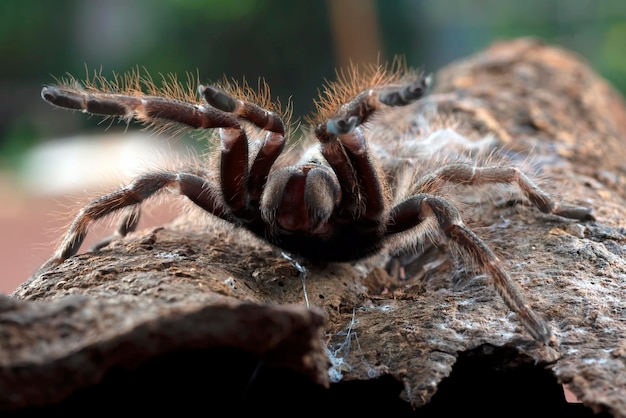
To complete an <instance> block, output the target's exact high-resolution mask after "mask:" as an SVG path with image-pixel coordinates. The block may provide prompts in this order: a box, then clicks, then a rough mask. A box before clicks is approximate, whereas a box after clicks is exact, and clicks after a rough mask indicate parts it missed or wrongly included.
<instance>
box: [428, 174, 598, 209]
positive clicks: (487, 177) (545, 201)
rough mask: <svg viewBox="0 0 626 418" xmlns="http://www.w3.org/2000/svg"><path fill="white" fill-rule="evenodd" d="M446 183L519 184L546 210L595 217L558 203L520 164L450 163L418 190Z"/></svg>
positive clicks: (435, 189) (431, 176)
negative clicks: (481, 164)
mask: <svg viewBox="0 0 626 418" xmlns="http://www.w3.org/2000/svg"><path fill="white" fill-rule="evenodd" d="M446 183H456V184H462V185H467V186H472V185H482V184H495V183H504V184H516V185H517V186H518V187H519V189H520V190H521V191H522V193H523V194H524V196H526V198H527V199H528V200H529V201H530V202H531V203H532V204H533V205H534V206H536V207H537V208H538V209H539V210H540V211H542V212H544V213H552V214H554V215H558V216H562V217H564V218H570V219H577V220H585V221H591V220H594V219H595V218H594V216H593V215H592V213H591V209H590V208H586V207H583V206H577V205H569V204H563V203H557V202H555V201H554V199H553V198H552V197H550V196H549V195H548V194H547V193H546V192H545V191H543V190H541V188H539V186H537V184H535V182H533V181H532V180H531V179H530V178H529V177H528V176H526V175H525V174H524V173H523V172H522V171H521V170H520V169H519V168H517V167H506V166H486V167H476V166H473V165H469V164H448V165H444V166H442V167H440V168H438V169H437V170H435V171H433V172H432V173H430V174H429V175H427V176H425V177H423V178H422V179H420V181H419V183H418V184H417V190H419V191H420V192H423V193H432V194H436V193H437V191H439V190H440V189H441V188H442V187H443V186H444V185H445V184H446Z"/></svg>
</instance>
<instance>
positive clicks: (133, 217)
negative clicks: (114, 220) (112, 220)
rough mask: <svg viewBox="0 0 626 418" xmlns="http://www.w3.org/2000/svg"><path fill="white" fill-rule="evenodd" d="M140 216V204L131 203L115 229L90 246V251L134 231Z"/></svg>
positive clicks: (99, 248) (96, 249) (97, 249)
mask: <svg viewBox="0 0 626 418" xmlns="http://www.w3.org/2000/svg"><path fill="white" fill-rule="evenodd" d="M140 216H141V206H139V205H133V206H130V207H129V208H127V209H126V213H124V215H123V216H122V220H121V221H120V223H119V224H118V227H117V230H115V232H114V233H113V234H111V235H109V236H108V237H106V238H103V239H101V240H99V241H98V242H96V243H95V244H94V245H92V246H91V249H90V250H91V251H94V252H95V251H99V250H101V249H102V248H104V247H106V246H107V245H109V244H110V243H111V242H113V241H115V240H117V239H120V238H124V237H125V236H126V235H128V234H129V233H131V232H134V231H135V229H136V228H137V225H138V224H139V218H140Z"/></svg>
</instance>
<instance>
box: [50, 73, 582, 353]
mask: <svg viewBox="0 0 626 418" xmlns="http://www.w3.org/2000/svg"><path fill="white" fill-rule="evenodd" d="M338 75H339V80H338V81H336V82H332V83H328V84H327V85H326V86H325V90H324V91H323V93H322V95H321V98H320V100H319V101H317V102H316V104H317V108H318V111H317V114H316V115H315V116H314V117H312V118H311V119H310V120H309V122H310V124H311V126H312V133H313V135H314V137H315V138H316V139H317V141H316V148H315V149H314V150H313V151H311V152H306V153H304V157H303V158H302V159H301V160H300V161H299V162H298V163H296V164H292V165H283V164H280V162H279V161H278V162H277V160H278V158H279V156H280V155H281V153H282V152H283V148H284V147H285V141H286V137H287V136H288V135H287V134H286V132H287V128H288V126H287V124H286V122H285V121H284V119H283V118H282V117H281V116H280V115H279V113H278V111H276V108H275V107H273V104H272V103H271V100H270V99H269V97H270V96H269V94H268V91H267V90H266V89H265V90H263V89H261V90H263V92H261V93H258V94H256V95H255V94H251V93H252V89H250V88H249V87H248V86H247V85H244V86H243V88H242V87H241V86H239V87H238V88H237V87H233V85H232V84H228V83H223V85H220V86H219V87H218V86H204V85H200V86H199V87H198V89H197V91H198V94H199V96H200V97H201V99H202V101H198V100H197V99H196V98H195V97H193V96H194V94H193V93H190V92H185V89H184V87H183V86H182V85H181V84H180V83H178V82H177V81H176V79H175V78H171V79H165V78H164V82H165V84H164V87H162V88H160V89H157V88H156V87H155V86H154V84H153V83H152V81H151V80H150V79H149V77H142V76H140V75H139V73H138V72H132V73H131V74H127V75H126V76H124V77H123V78H122V77H117V76H116V79H115V81H113V82H110V81H107V80H105V79H104V78H102V77H101V76H100V75H96V77H95V79H94V80H92V81H87V82H86V84H85V86H83V85H81V84H80V83H78V82H77V81H76V80H75V79H73V78H72V79H70V80H65V81H62V82H60V83H59V85H53V86H47V87H44V88H43V90H42V92H41V95H42V97H43V99H44V100H45V101H47V102H49V103H51V104H53V105H55V106H59V107H62V108H65V109H71V110H79V111H82V112H84V113H90V114H97V115H104V116H105V117H118V118H121V119H123V120H127V121H130V120H131V119H135V120H138V121H140V122H142V123H145V124H147V125H156V126H164V124H165V125H167V126H172V125H175V126H181V125H182V126H186V127H191V128H200V129H214V128H218V132H219V142H220V145H221V147H220V151H219V170H218V173H219V174H218V175H217V176H216V177H217V178H214V177H212V174H211V173H210V172H209V171H208V170H202V169H194V170H187V171H168V170H160V171H152V172H147V173H145V174H143V175H141V176H139V177H137V178H135V179H134V180H133V181H132V182H131V183H130V184H128V185H127V186H126V187H123V188H121V189H119V190H117V191H114V192H112V193H110V194H106V195H104V196H102V197H99V198H97V199H95V200H93V201H92V202H91V203H89V204H88V205H87V206H85V207H84V208H83V209H82V210H81V211H80V212H79V214H78V215H77V216H76V218H75V219H74V221H73V223H72V224H71V226H70V227H69V230H68V231H67V233H66V235H65V237H64V239H63V240H62V242H61V243H60V245H59V246H58V249H57V250H56V252H55V254H54V256H53V257H52V258H51V259H50V260H48V261H47V262H46V263H45V264H44V265H43V266H42V268H41V269H40V270H39V272H38V274H42V273H45V272H46V271H48V270H49V269H51V268H53V267H54V266H55V265H58V264H59V263H61V262H63V261H64V260H66V259H67V258H69V257H71V256H72V255H75V254H76V253H77V251H78V250H79V247H80V246H81V243H82V242H83V239H84V238H85V236H86V234H87V229H88V227H89V225H90V224H91V223H92V222H94V221H97V220H99V219H101V218H103V217H105V216H107V215H110V214H113V213H115V212H117V211H120V210H122V209H124V210H125V211H126V213H125V215H124V217H123V220H122V223H121V226H120V227H119V229H118V231H117V235H118V236H124V235H126V234H127V233H129V232H131V231H133V230H134V229H135V227H136V226H137V222H138V219H139V214H140V205H141V203H142V202H143V201H144V200H146V199H148V198H149V197H150V196H152V195H154V194H155V193H157V192H159V191H161V190H162V189H165V188H167V189H170V190H172V189H174V190H176V191H178V192H179V193H180V194H182V195H184V196H186V197H187V198H189V199H190V200H191V201H192V202H194V203H195V204H196V205H197V206H199V207H200V208H202V209H203V210H205V211H206V212H208V213H210V214H212V215H213V216H215V217H217V218H220V219H222V220H224V221H227V222H229V223H232V224H233V225H236V226H239V227H243V228H245V229H247V230H248V231H250V232H252V233H253V234H255V235H256V236H258V237H260V238H261V239H263V240H265V241H266V242H269V243H270V244H272V245H274V246H276V247H279V248H280V249H282V250H284V251H287V252H289V253H291V254H295V255H298V256H300V257H303V258H305V259H308V260H311V261H335V262H345V261H352V260H358V259H362V258H364V257H368V256H370V255H373V254H375V253H377V252H379V251H380V250H381V249H382V248H383V247H385V246H386V245H387V244H389V243H390V242H392V241H393V240H397V238H396V237H402V236H404V237H407V236H408V237H409V238H410V239H412V240H413V239H418V240H434V239H437V238H438V237H444V238H447V240H448V241H449V242H451V243H453V244H456V246H457V247H458V248H459V250H460V251H461V253H463V254H464V255H465V256H467V257H466V258H468V259H469V260H470V261H471V262H472V263H474V264H475V265H476V266H477V267H478V268H480V269H481V270H482V271H484V272H486V273H488V274H489V275H490V276H491V277H492V279H493V283H494V286H495V288H496V290H497V291H498V293H499V294H500V295H501V296H502V298H503V299H504V301H505V302H506V304H507V305H508V307H509V308H510V309H511V310H512V311H514V312H515V313H516V314H517V315H518V318H519V320H520V321H521V323H522V324H523V325H524V326H525V328H526V330H527V331H528V332H529V333H530V335H531V336H532V337H533V338H534V339H535V340H537V341H539V342H543V343H549V342H550V341H553V339H554V337H553V334H552V332H551V330H550V328H549V326H548V324H547V323H546V322H545V321H544V320H543V319H542V318H541V317H540V316H539V315H537V314H536V313H535V312H534V311H533V310H532V309H531V308H530V306H529V305H528V304H527V302H526V299H525V297H524V295H523V294H522V291H521V289H519V288H518V286H517V285H516V284H515V282H514V281H513V280H512V279H511V278H510V276H509V274H508V273H507V271H506V270H505V269H504V268H503V267H502V262H501V261H500V260H499V259H498V257H497V256H496V255H495V254H494V252H493V251H492V250H491V249H490V248H489V247H488V246H487V245H486V244H485V243H484V242H483V241H482V240H481V239H480V238H479V237H478V236H477V235H476V234H475V233H474V232H472V231H471V230H470V229H469V228H468V227H467V226H465V224H464V223H463V221H462V219H461V216H460V214H459V211H458V210H457V208H456V207H455V205H454V204H453V203H452V202H451V201H449V200H448V199H446V198H444V197H442V196H441V195H440V194H438V191H439V190H440V189H441V188H442V187H443V186H444V185H445V184H446V183H452V184H458V185H468V186H469V185H484V184H490V183H502V184H512V185H517V186H518V188H519V189H520V190H521V192H522V193H523V195H524V196H525V197H526V198H527V199H528V200H529V201H530V202H531V203H532V204H533V205H534V206H536V207H537V208H538V209H539V210H541V211H542V212H545V213H552V214H556V215H559V216H562V217H566V218H572V219H577V220H588V219H592V215H591V211H590V209H588V208H585V207H580V206H574V205H561V204H557V203H556V202H555V201H554V200H553V199H552V198H551V197H550V196H549V195H548V194H547V193H545V192H544V191H543V190H541V189H540V188H539V187H538V186H537V185H536V184H535V183H534V182H533V181H532V180H531V179H530V178H528V177H527V176H526V175H525V174H523V173H522V171H521V170H519V169H518V168H516V167H512V166H501V165H490V166H484V167H478V166H474V165H471V164H465V163H449V164H443V165H441V166H439V167H438V168H436V169H434V170H433V171H432V172H430V173H429V174H428V175H426V176H425V177H422V178H419V179H416V180H415V182H414V184H413V185H412V188H411V190H412V192H411V194H410V195H409V196H408V197H404V198H402V199H400V200H399V201H396V202H394V199H393V198H392V196H391V195H392V193H390V191H389V189H390V188H392V185H391V182H392V181H393V180H392V179H393V175H392V174H393V173H389V172H388V169H389V168H388V167H384V166H383V164H381V162H380V158H379V156H377V155H376V154H377V152H375V151H373V150H374V149H375V148H374V147H373V146H371V144H368V140H367V139H366V132H367V122H368V121H370V120H371V118H372V117H374V116H375V115H376V114H377V113H381V112H382V111H383V110H386V109H389V108H394V107H399V106H407V105H410V104H412V103H414V102H416V101H418V100H419V99H420V98H422V97H423V96H424V95H425V94H426V92H427V89H428V87H429V80H430V78H429V77H425V76H424V75H423V74H421V73H418V72H416V71H409V70H407V69H406V68H405V66H403V65H395V64H394V65H393V66H392V67H391V68H390V67H387V66H380V65H378V66H372V67H371V68H370V70H369V71H365V72H364V71H363V70H361V71H359V70H357V69H352V70H351V71H349V72H348V73H339V74H338ZM120 85H121V86H122V87H120ZM146 86H147V88H148V91H147V92H145V91H142V88H143V90H145V87H146ZM255 101H256V102H260V104H257V103H255ZM250 127H253V128H254V127H256V128H257V129H259V130H261V131H263V132H265V137H264V139H262V140H261V141H258V142H255V141H252V140H251V139H250V138H249V134H248V132H247V129H249V128H250ZM376 139H377V138H370V140H372V141H376ZM378 143H380V141H378ZM255 144H258V145H255ZM416 237H417V238H416ZM405 241H406V239H405ZM108 242H109V241H104V242H103V243H102V244H101V245H100V246H103V245H106V244H107V243H108Z"/></svg>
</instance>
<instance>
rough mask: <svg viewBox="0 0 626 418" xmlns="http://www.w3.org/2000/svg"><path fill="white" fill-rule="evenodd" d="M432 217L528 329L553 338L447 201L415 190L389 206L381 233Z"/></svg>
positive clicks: (546, 338) (539, 337)
mask: <svg viewBox="0 0 626 418" xmlns="http://www.w3.org/2000/svg"><path fill="white" fill-rule="evenodd" d="M433 218H434V219H435V220H436V222H435V224H436V226H437V227H438V228H439V230H441V231H442V232H443V234H444V235H445V236H446V237H447V238H448V239H449V240H450V241H451V242H452V243H454V244H456V245H457V246H458V247H459V249H460V251H461V252H462V253H463V254H465V255H467V256H469V258H470V259H471V260H472V262H473V263H475V265H476V266H478V267H479V268H480V269H481V270H483V271H485V272H487V273H488V274H489V275H490V276H491V277H492V279H493V284H494V287H495V289H496V291H497V292H498V294H500V296H501V297H502V299H503V300H504V302H505V303H506V305H507V306H508V307H509V309H511V310H512V311H513V312H515V313H516V314H517V316H518V318H519V321H520V322H521V323H522V324H523V325H524V327H525V328H526V330H527V331H528V333H529V334H530V335H531V336H532V337H533V338H534V339H535V340H537V341H541V342H543V343H545V344H547V343H549V342H552V341H554V339H555V337H554V336H553V334H552V331H551V330H550V327H549V325H548V324H547V323H546V321H545V320H543V319H542V318H541V317H540V316H539V315H537V314H536V313H535V312H534V311H533V310H532V309H531V307H530V305H529V304H528V302H527V301H526V298H525V297H524V294H523V293H522V290H521V289H520V288H519V286H518V285H517V284H516V283H515V282H514V281H513V280H512V279H511V277H510V276H509V274H508V273H507V272H506V270H504V269H503V268H502V267H501V265H502V261H501V260H500V259H499V258H498V257H497V256H496V255H495V254H494V252H493V251H492V250H491V249H490V248H489V247H488V246H487V245H486V244H485V243H484V242H483V241H482V240H481V239H480V238H479V237H478V236H477V235H476V234H475V233H474V232H472V230H470V229H469V228H468V227H467V226H465V224H464V223H463V221H462V219H461V216H460V214H459V212H458V210H457V209H456V208H455V207H454V206H453V205H452V204H451V203H450V202H449V201H447V200H445V199H443V198H441V197H438V196H434V195H430V194H418V195H415V196H413V197H411V198H409V199H407V200H405V201H403V202H402V203H400V204H398V205H397V206H395V207H394V208H393V209H392V210H391V213H390V216H389V221H388V225H387V231H386V233H385V235H386V236H387V237H388V236H392V235H394V234H398V233H400V232H404V231H407V230H409V229H413V228H415V227H419V226H420V224H422V223H428V222H429V220H431V219H433Z"/></svg>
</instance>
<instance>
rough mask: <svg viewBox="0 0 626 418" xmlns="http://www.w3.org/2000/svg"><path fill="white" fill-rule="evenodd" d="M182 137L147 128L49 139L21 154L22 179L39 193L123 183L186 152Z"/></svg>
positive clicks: (54, 193)
mask: <svg viewBox="0 0 626 418" xmlns="http://www.w3.org/2000/svg"><path fill="white" fill-rule="evenodd" d="M180 142H181V141H180V140H171V138H170V139H168V138H167V137H165V136H158V135H156V134H154V133H145V132H125V133H116V134H105V135H80V136H74V137H71V138H64V139H56V140H50V141H47V142H45V143H43V144H42V145H40V146H38V147H36V148H34V149H33V150H32V151H30V152H29V153H28V154H27V155H26V156H25V159H24V164H23V166H22V172H21V183H22V186H23V188H24V191H25V192H26V193H29V194H31V195H37V196H60V195H65V194H68V193H72V192H77V191H85V190H94V189H96V190H98V189H99V190H102V188H103V187H110V186H115V187H117V186H121V185H122V184H121V183H124V182H126V181H128V180H130V179H132V178H133V177H134V176H135V175H137V174H138V173H141V172H143V171H145V170H147V169H150V168H154V167H159V166H161V167H162V166H164V164H165V162H166V161H172V160H176V159H177V158H178V157H180V156H181V155H182V154H183V152H185V151H184V150H185V148H184V147H183V145H182V144H181V143H180ZM170 165H171V164H170Z"/></svg>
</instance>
